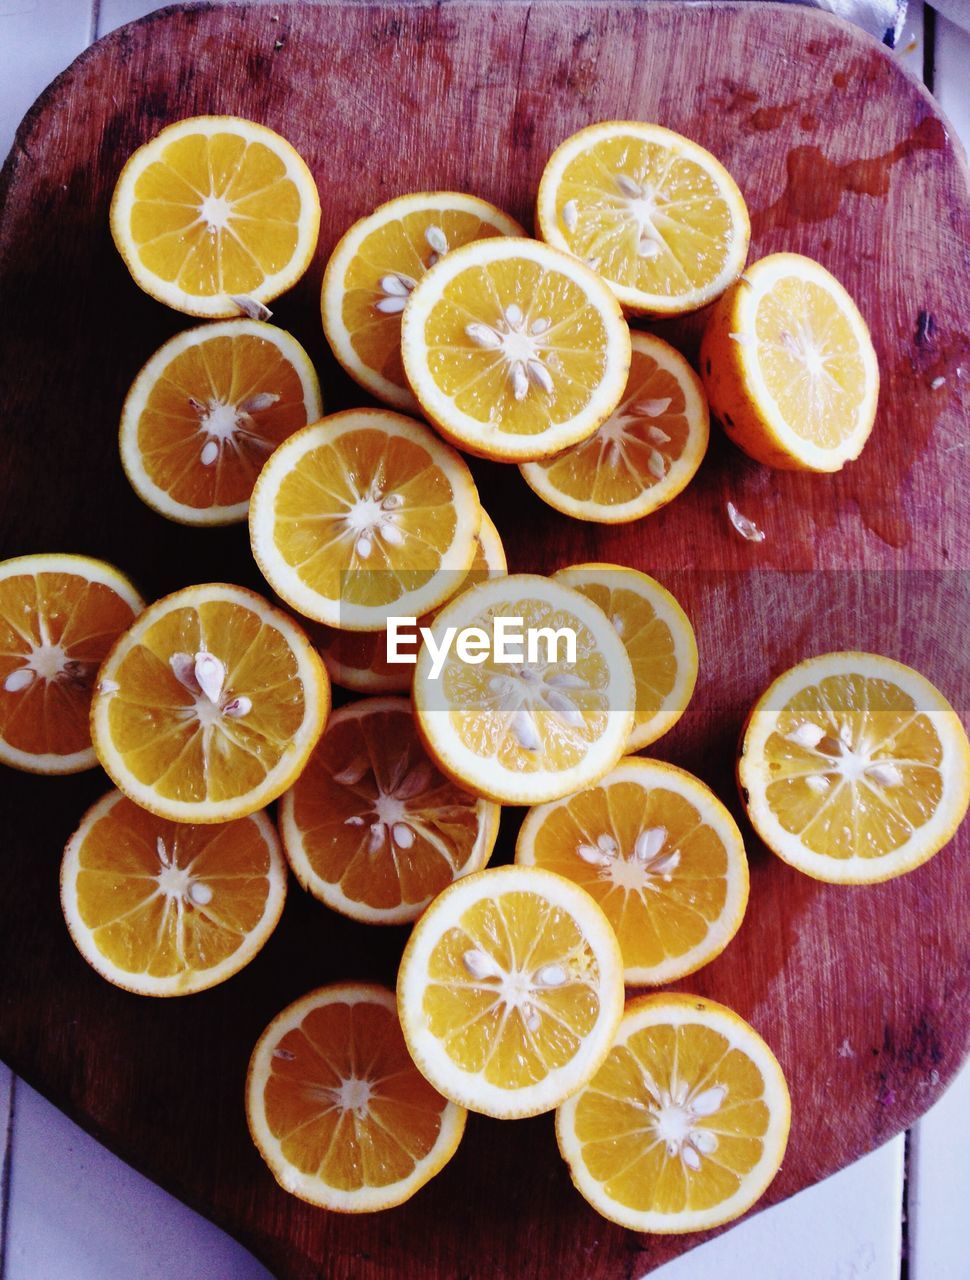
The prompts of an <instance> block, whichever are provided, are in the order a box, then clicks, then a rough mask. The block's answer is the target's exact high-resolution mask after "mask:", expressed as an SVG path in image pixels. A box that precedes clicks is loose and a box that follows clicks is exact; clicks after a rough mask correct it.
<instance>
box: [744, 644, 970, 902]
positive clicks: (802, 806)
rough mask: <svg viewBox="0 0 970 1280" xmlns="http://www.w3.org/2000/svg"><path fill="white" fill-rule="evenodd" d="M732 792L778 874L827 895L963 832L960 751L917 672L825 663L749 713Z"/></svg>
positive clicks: (965, 763) (968, 783)
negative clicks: (781, 865)
mask: <svg viewBox="0 0 970 1280" xmlns="http://www.w3.org/2000/svg"><path fill="white" fill-rule="evenodd" d="M738 781H739V784H740V787H741V795H742V799H743V800H744V803H745V807H746V808H747V811H748V817H749V818H750V819H751V823H752V825H753V826H754V828H755V830H756V831H757V833H758V835H759V836H761V838H762V840H764V842H765V844H766V845H768V847H769V848H770V849H772V850H773V851H774V852H775V853H777V854H778V856H779V857H780V858H783V859H784V860H785V862H789V863H791V865H792V866H793V867H797V868H798V870H799V871H804V872H806V873H807V874H808V875H810V876H814V877H815V878H816V879H818V880H828V881H831V882H832V883H833V884H874V883H876V882H877V881H880V880H890V879H892V878H893V877H894V876H899V875H902V874H903V872H905V871H911V870H912V869H913V868H914V867H918V866H919V865H920V864H921V863H923V862H926V861H927V859H929V858H932V857H933V855H934V854H935V853H937V852H938V851H939V850H940V849H941V848H942V847H943V846H944V845H945V844H946V843H947V841H948V840H949V839H950V837H951V836H952V835H953V833H954V832H955V831H956V829H957V827H958V826H959V825H960V823H961V822H962V821H963V818H964V815H965V814H966V812H967V805H968V802H970V745H968V743H967V734H966V731H965V729H964V727H963V725H962V724H961V723H960V719H959V717H958V716H957V714H956V712H955V711H954V710H953V708H952V707H951V706H950V704H949V703H948V702H947V700H946V699H945V698H944V697H943V695H942V694H941V693H940V692H939V690H938V689H936V688H935V687H934V686H933V685H932V684H930V682H929V681H928V680H927V679H926V678H925V677H924V676H921V675H920V674H919V672H917V671H914V670H913V669H912V668H911V667H905V666H903V664H902V663H900V662H894V661H893V660H892V659H891V658H882V657H879V656H878V655H877V654H874V653H827V654H823V655H822V656H821V657H818V658H809V659H808V661H807V662H801V663H799V665H798V666H797V667H792V669H791V670H790V671H786V672H785V674H784V675H782V676H779V677H778V679H777V680H776V681H775V682H774V683H773V684H772V685H770V686H769V688H768V689H767V691H766V692H765V693H764V694H762V696H761V697H760V698H759V699H758V701H757V702H756V703H755V705H754V708H753V709H752V711H751V714H750V716H749V718H748V723H747V727H746V729H745V732H744V738H743V740H742V743H741V755H740V759H739V761H738Z"/></svg>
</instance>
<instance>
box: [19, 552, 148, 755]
mask: <svg viewBox="0 0 970 1280" xmlns="http://www.w3.org/2000/svg"><path fill="white" fill-rule="evenodd" d="M144 607H145V602H144V600H142V598H141V596H140V595H139V594H138V592H137V591H136V590H135V588H134V587H133V586H132V584H131V583H130V582H129V581H128V579H127V578H126V577H125V576H124V574H122V573H120V572H119V571H118V570H117V569H115V568H114V567H113V566H112V565H110V564H105V563H104V561H103V560H92V559H90V558H89V557H88V556H72V555H34V556H18V557H17V558H16V559H14V560H5V561H3V562H2V563H0V764H8V765H11V766H12V767H13V768H14V769H25V770H27V771H28V772H30V773H78V772H80V771H81V770H82V769H92V768H94V766H95V765H96V764H97V763H98V758H97V756H96V755H95V753H94V747H92V745H91V729H90V725H89V723H88V718H89V711H90V706H91V691H92V688H93V685H94V678H95V675H96V674H97V670H98V667H99V666H100V664H101V660H102V659H103V658H104V655H105V654H106V653H107V652H108V650H109V649H110V648H111V646H112V645H113V644H114V642H115V640H116V639H117V638H118V636H119V635H120V634H121V633H122V631H124V630H125V628H126V627H128V626H130V625H131V622H132V620H133V619H134V617H135V616H136V615H137V614H139V613H141V611H142V609H144Z"/></svg>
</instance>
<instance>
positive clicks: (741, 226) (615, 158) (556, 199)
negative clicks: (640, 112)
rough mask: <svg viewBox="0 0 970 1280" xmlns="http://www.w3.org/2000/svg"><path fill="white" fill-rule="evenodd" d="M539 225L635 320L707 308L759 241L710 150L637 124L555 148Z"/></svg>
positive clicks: (587, 132) (608, 126)
mask: <svg viewBox="0 0 970 1280" xmlns="http://www.w3.org/2000/svg"><path fill="white" fill-rule="evenodd" d="M536 219H537V221H538V224H539V229H540V232H541V234H542V238H543V239H544V240H547V241H548V242H549V244H552V245H555V246H556V247H557V248H559V249H565V250H568V251H569V252H570V253H574V254H576V256H577V257H579V258H582V259H583V260H584V261H585V262H587V263H589V265H590V266H591V267H593V269H594V270H595V271H598V272H599V274H600V275H601V276H602V277H603V279H604V280H606V282H607V283H608V284H609V286H610V288H611V289H612V290H613V292H614V293H615V294H616V296H617V298H619V300H620V302H621V303H622V304H623V306H624V307H625V308H626V309H627V310H628V311H631V312H633V313H634V314H635V315H643V314H647V315H658V316H660V315H680V314H682V313H683V312H685V311H696V310H698V308H700V307H703V306H706V305H707V303H709V302H711V301H713V299H714V298H716V297H718V296H719V295H720V294H722V293H723V292H724V290H725V289H726V288H727V287H728V285H730V284H732V283H733V282H734V281H735V280H736V279H737V277H738V275H739V274H740V272H741V271H742V269H743V268H744V260H745V257H746V256H747V252H748V238H749V236H750V233H751V226H750V222H749V219H748V211H747V209H746V208H745V204H744V198H743V196H742V195H741V192H740V191H739V190H738V186H737V183H736V182H735V181H734V179H733V178H732V177H731V175H730V174H729V173H728V171H727V170H726V169H725V168H724V166H723V165H722V164H721V163H720V162H719V161H718V160H716V159H715V158H714V156H712V155H711V153H710V152H709V151H705V150H704V148H703V147H700V146H698V145H697V143H696V142H691V140H690V139H689V138H684V137H682V136H681V135H680V134H679V133H674V132H672V130H670V129H663V128H661V126H660V125H657V124H644V123H641V122H639V121H633V120H606V121H603V122H602V123H600V124H592V125H590V126H589V127H588V128H586V129H580V131H579V132H578V133H574V134H573V135H572V137H570V138H567V139H566V141H565V142H563V143H561V144H560V145H559V146H558V147H557V148H556V150H555V151H554V152H553V154H552V156H551V157H550V159H549V162H548V164H547V165H546V167H545V169H544V170H543V173H542V179H541V181H540V183H539V195H538V198H537V202H536Z"/></svg>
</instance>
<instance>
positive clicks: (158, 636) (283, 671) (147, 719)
mask: <svg viewBox="0 0 970 1280" xmlns="http://www.w3.org/2000/svg"><path fill="white" fill-rule="evenodd" d="M329 710H330V681H329V679H328V677H327V672H326V669H325V668H324V665H323V663H322V662H321V661H320V658H319V657H318V655H317V653H316V650H315V649H314V648H313V646H312V645H311V644H310V641H309V640H308V639H307V638H306V636H305V635H304V633H303V632H302V631H301V630H300V628H299V627H298V626H297V625H296V623H295V622H294V621H293V619H292V618H289V617H287V615H286V614H284V613H282V612H281V611H280V610H279V609H275V608H273V606H272V605H270V604H268V603H267V602H266V601H265V600H264V599H262V597H261V596H258V595H256V593H255V592H253V591H247V590H246V589H245V588H244V587H233V586H228V585H227V584H225V583H206V584H204V585H202V586H198V587H185V588H184V589H183V590H182V591H176V592H174V593H173V594H172V595H170V596H165V597H164V598H163V599H161V600H157V601H156V602H155V604H153V605H151V606H150V607H149V608H148V609H146V610H145V612H144V613H143V614H142V615H141V616H140V617H139V618H138V619H137V621H136V622H135V624H134V625H133V626H132V627H130V628H129V629H128V630H127V631H126V632H125V633H124V634H123V635H122V636H121V637H120V638H119V639H118V641H117V642H116V644H115V646H114V648H113V649H112V650H111V652H110V653H109V654H108V656H107V658H106V659H105V660H104V663H103V664H102V666H101V670H100V672H99V673H98V682H97V690H96V693H95V696H94V700H93V702H92V705H91V731H92V737H93V739H94V747H95V750H96V751H97V753H98V759H99V760H100V761H101V764H102V765H103V766H104V768H105V770H106V771H107V773H108V774H109V776H110V777H111V779H112V781H113V782H114V783H115V785H116V786H118V787H119V788H120V789H121V790H122V791H123V792H124V793H125V794H126V795H127V796H129V797H130V798H131V799H132V800H134V801H135V802H136V803H137V804H140V805H141V806H142V807H143V808H145V809H148V810H150V811H151V812H152V813H157V814H159V815H160V816H161V817H163V818H169V819H171V820H172V821H173V822H228V821H230V819H232V818H241V817H244V816H245V815H246V814H248V813H254V812H255V811H256V810H257V809H261V808H263V806H264V805H266V804H268V803H269V802H270V801H271V800H275V799H276V797H277V796H278V795H280V794H281V793H282V792H284V791H285V790H286V789H287V787H289V786H291V785H292V783H293V782H294V780H295V779H296V777H297V776H298V775H299V773H300V771H301V769H302V768H303V766H304V764H305V763H306V761H307V758H308V757H309V755H310V752H311V751H312V750H313V747H314V745H315V744H316V741H317V739H318V738H319V737H320V734H321V733H322V732H323V726H324V724H325V723H326V720H327V714H328V712H329Z"/></svg>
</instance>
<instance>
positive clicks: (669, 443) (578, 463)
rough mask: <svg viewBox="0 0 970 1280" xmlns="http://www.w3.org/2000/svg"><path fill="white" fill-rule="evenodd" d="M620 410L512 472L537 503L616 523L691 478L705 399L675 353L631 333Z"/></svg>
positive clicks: (702, 435)
mask: <svg viewBox="0 0 970 1280" xmlns="http://www.w3.org/2000/svg"><path fill="white" fill-rule="evenodd" d="M631 339H632V342H633V362H632V364H631V365H630V373H629V376H628V378H627V383H626V390H625V391H624V393H623V398H622V400H621V401H620V403H619V405H617V407H616V408H615V409H614V410H613V412H612V413H611V414H610V416H609V417H608V418H607V419H606V421H605V422H604V423H603V425H602V426H600V427H598V428H597V430H596V431H595V432H594V433H593V435H591V436H590V437H589V439H587V440H583V441H581V442H580V443H579V444H574V445H573V446H572V448H570V449H565V450H563V452H562V453H557V454H556V455H555V456H554V457H551V458H541V459H539V460H538V461H537V462H523V463H522V464H521V465H520V467H519V470H520V471H521V472H522V476H523V478H524V480H525V482H526V484H527V485H528V486H529V488H530V489H532V490H533V491H534V492H535V493H537V494H538V495H539V497H540V498H541V499H542V500H543V502H548V504H549V505H550V506H551V507H555V508H556V510H557V511H562V512H563V513H564V514H565V515H567V516H573V517H574V519H576V520H592V521H595V522H598V523H600V524H623V523H625V522H627V521H629V520H639V519H640V518H641V517H643V516H648V515H650V514H651V513H652V512H654V511H657V510H659V509H660V508H661V507H662V506H665V505H666V504H667V503H668V502H670V501H672V499H674V498H676V497H677V495H678V494H679V493H680V492H681V491H682V490H683V489H684V488H685V486H686V485H687V484H689V483H690V481H691V480H692V479H693V477H694V475H695V474H696V473H697V469H698V467H699V466H700V465H701V462H702V461H703V458H704V454H705V453H706V452H707V443H708V439H709V436H710V425H709V417H708V412H707V397H706V396H705V394H704V390H703V388H702V386H701V383H700V379H699V378H698V376H697V374H696V373H695V372H694V370H693V369H692V368H691V367H690V365H689V364H688V363H687V361H686V360H685V359H684V357H683V356H682V355H681V354H680V352H679V351H675V350H674V348H673V347H671V346H670V345H669V344H668V343H666V342H664V341H663V340H662V339H661V338H655V337H654V336H653V334H650V333H633V334H631Z"/></svg>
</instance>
